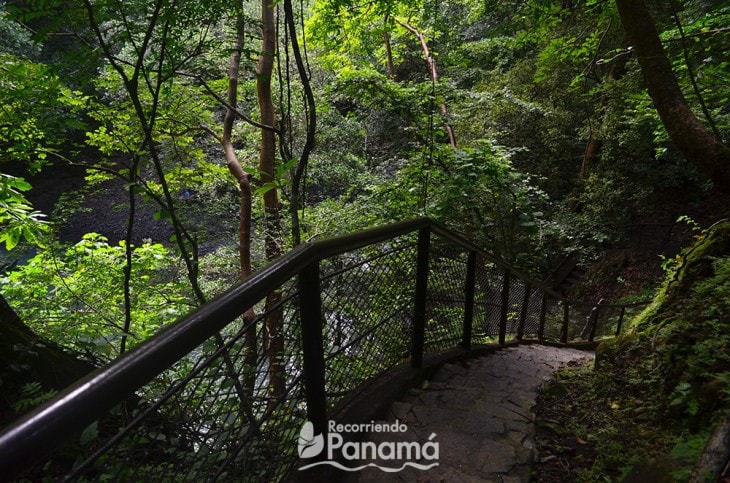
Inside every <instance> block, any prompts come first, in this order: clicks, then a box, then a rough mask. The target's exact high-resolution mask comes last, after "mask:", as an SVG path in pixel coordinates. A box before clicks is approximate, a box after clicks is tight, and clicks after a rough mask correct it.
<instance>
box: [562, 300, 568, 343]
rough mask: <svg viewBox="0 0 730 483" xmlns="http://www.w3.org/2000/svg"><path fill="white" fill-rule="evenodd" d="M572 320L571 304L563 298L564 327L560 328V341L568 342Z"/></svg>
mask: <svg viewBox="0 0 730 483" xmlns="http://www.w3.org/2000/svg"><path fill="white" fill-rule="evenodd" d="M569 322H570V304H568V301H567V300H563V327H562V328H561V329H560V342H562V343H563V344H565V343H566V342H568V323H569Z"/></svg>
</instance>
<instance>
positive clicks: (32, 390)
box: [13, 382, 58, 414]
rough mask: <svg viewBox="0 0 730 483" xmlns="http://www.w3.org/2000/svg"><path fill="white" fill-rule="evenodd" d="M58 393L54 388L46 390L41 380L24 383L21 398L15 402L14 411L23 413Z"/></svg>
mask: <svg viewBox="0 0 730 483" xmlns="http://www.w3.org/2000/svg"><path fill="white" fill-rule="evenodd" d="M57 393H58V391H56V390H54V389H51V390H48V391H44V390H43V386H42V385H41V384H40V383H39V382H29V383H28V384H24V385H23V387H22V388H21V394H20V398H19V399H18V400H16V401H14V402H13V411H15V413H16V414H22V413H24V412H26V411H28V410H29V409H32V408H34V407H36V406H38V405H39V404H41V403H44V402H46V401H48V400H49V399H51V398H53V396H55V395H56V394H57Z"/></svg>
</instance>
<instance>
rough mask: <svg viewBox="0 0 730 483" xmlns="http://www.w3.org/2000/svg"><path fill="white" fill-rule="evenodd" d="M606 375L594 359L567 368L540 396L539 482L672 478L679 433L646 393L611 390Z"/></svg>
mask: <svg viewBox="0 0 730 483" xmlns="http://www.w3.org/2000/svg"><path fill="white" fill-rule="evenodd" d="M603 377H606V376H605V375H599V374H597V373H595V372H594V371H593V368H592V364H589V365H587V366H584V367H579V368H568V369H564V370H562V371H561V372H558V373H557V374H556V380H555V382H553V383H552V384H550V385H549V386H547V387H546V388H545V389H544V390H543V392H542V393H541V394H540V396H539V397H538V400H537V406H536V412H537V421H536V424H537V425H536V432H535V442H536V446H537V451H538V459H537V462H536V464H535V466H534V467H533V480H534V481H540V482H546V483H562V482H566V481H576V482H594V481H652V482H661V481H672V480H671V479H669V480H664V479H663V478H668V477H669V473H670V472H671V471H673V470H676V469H677V468H676V467H675V465H676V464H677V462H676V461H675V460H674V459H673V458H672V457H671V451H672V449H673V446H674V443H675V441H676V436H674V435H672V434H671V431H670V429H669V428H665V427H663V425H662V423H661V422H659V421H654V420H652V419H651V418H650V417H649V416H648V414H650V412H651V411H649V410H648V404H650V403H649V402H648V401H647V400H645V398H644V397H643V395H641V394H619V393H611V392H610V391H609V390H607V388H610V387H612V386H611V385H610V384H609V382H608V381H606V380H602V378H603ZM613 387H615V385H614V386H613ZM639 457H641V460H639Z"/></svg>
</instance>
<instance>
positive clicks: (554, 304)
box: [543, 295, 565, 341]
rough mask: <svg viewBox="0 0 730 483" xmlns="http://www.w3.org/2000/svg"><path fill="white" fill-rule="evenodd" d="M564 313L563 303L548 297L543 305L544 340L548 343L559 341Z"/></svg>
mask: <svg viewBox="0 0 730 483" xmlns="http://www.w3.org/2000/svg"><path fill="white" fill-rule="evenodd" d="M564 313H565V302H564V301H562V300H559V299H556V298H555V297H553V296H551V295H549V296H548V298H547V303H546V304H545V322H544V330H543V338H544V339H546V340H550V341H559V340H560V336H561V330H562V327H563V315H564Z"/></svg>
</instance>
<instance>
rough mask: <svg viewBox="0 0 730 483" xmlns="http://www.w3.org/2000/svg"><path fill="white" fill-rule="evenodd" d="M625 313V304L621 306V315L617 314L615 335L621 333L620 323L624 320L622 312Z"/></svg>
mask: <svg viewBox="0 0 730 483" xmlns="http://www.w3.org/2000/svg"><path fill="white" fill-rule="evenodd" d="M625 313H626V306H623V307H621V315H619V316H618V325H617V326H616V337H618V335H619V334H620V333H621V325H622V324H623V322H624V314H625Z"/></svg>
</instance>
